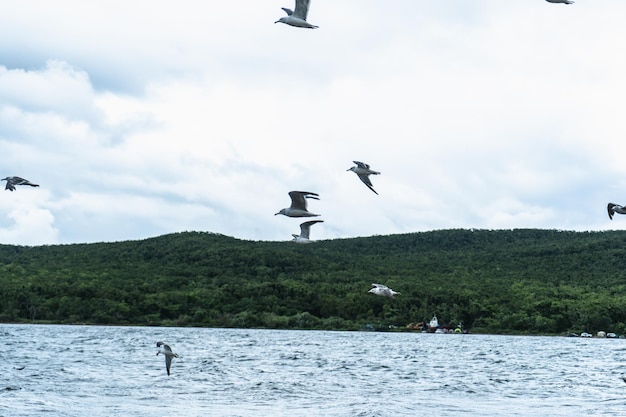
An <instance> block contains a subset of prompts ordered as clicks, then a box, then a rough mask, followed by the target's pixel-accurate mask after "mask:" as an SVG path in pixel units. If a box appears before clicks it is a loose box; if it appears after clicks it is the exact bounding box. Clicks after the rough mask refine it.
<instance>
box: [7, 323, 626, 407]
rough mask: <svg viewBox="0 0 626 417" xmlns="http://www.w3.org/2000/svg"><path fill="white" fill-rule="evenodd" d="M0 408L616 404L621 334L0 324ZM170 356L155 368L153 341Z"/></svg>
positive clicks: (622, 401) (623, 389) (624, 344)
mask: <svg viewBox="0 0 626 417" xmlns="http://www.w3.org/2000/svg"><path fill="white" fill-rule="evenodd" d="M0 337H1V338H2V342H3V346H4V347H3V349H1V350H0V358H1V359H2V363H3V364H4V367H3V369H4V372H3V374H4V375H3V378H2V381H1V382H0V415H3V416H4V415H7V416H8V415H10V416H40V415H42V414H46V413H48V414H50V415H64V416H85V415H89V416H91V417H99V416H116V415H117V416H158V415H163V416H165V415H167V416H207V415H212V416H255V417H256V416H261V415H272V416H291V417H293V416H317V415H320V416H321V415H323V416H398V415H421V416H476V417H478V416H481V417H484V416H509V415H510V416H531V415H532V416H572V415H622V416H623V415H626V395H625V394H626V384H624V382H622V381H621V379H620V377H619V376H620V374H621V373H622V372H626V363H624V361H623V360H622V358H623V357H624V355H626V340H624V339H581V338H566V337H516V336H482V335H471V334H470V335H459V334H450V335H442V334H421V333H373V332H323V331H274V330H234V329H198V328H154V327H100V326H43V325H41V326H40V325H0ZM158 340H163V341H165V342H166V343H169V344H170V345H171V346H172V349H173V350H174V351H175V352H177V353H178V354H180V355H181V358H178V359H177V358H175V359H174V361H173V364H172V375H171V376H170V377H168V376H167V374H166V371H165V364H164V360H163V358H162V356H156V352H157V349H156V345H155V343H156V341H158Z"/></svg>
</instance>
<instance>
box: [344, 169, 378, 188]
mask: <svg viewBox="0 0 626 417" xmlns="http://www.w3.org/2000/svg"><path fill="white" fill-rule="evenodd" d="M352 162H354V163H355V164H356V166H355V167H352V168H350V169H347V170H346V171H352V172H354V173H355V174H356V175H358V176H359V179H360V180H361V181H362V182H363V184H365V185H367V188H369V189H370V190H372V191H374V194H376V195H378V193H377V192H376V190H375V189H374V186H373V185H372V182H371V181H370V175H380V172H378V171H374V170H372V169H370V166H369V165H368V164H366V163H364V162H359V161H352Z"/></svg>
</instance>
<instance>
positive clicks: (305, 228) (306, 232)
mask: <svg viewBox="0 0 626 417" xmlns="http://www.w3.org/2000/svg"><path fill="white" fill-rule="evenodd" d="M323 221H324V220H311V221H308V222H304V223H302V224H300V237H304V238H306V239H308V238H309V236H310V234H311V226H312V225H314V224H315V223H322V222H323Z"/></svg>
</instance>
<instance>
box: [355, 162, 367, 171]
mask: <svg viewBox="0 0 626 417" xmlns="http://www.w3.org/2000/svg"><path fill="white" fill-rule="evenodd" d="M352 162H354V163H355V164H356V166H358V167H359V168H363V169H370V166H369V165H368V164H366V163H365V162H360V161H352Z"/></svg>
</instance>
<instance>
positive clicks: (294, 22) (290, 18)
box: [274, 0, 319, 29]
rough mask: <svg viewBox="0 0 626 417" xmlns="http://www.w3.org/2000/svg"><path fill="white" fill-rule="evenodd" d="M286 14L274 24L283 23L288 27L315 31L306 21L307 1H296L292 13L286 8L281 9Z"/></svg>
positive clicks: (313, 26)
mask: <svg viewBox="0 0 626 417" xmlns="http://www.w3.org/2000/svg"><path fill="white" fill-rule="evenodd" d="M281 9H283V10H284V11H285V13H287V16H285V17H281V18H280V19H278V20H277V21H275V22H274V23H279V22H280V23H285V24H287V25H290V26H295V27H299V28H307V29H317V28H318V27H319V26H315V25H312V24H310V23H309V22H307V21H306V15H307V13H308V12H309V0H296V10H295V11H293V10H291V9H288V8H286V7H281Z"/></svg>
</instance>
